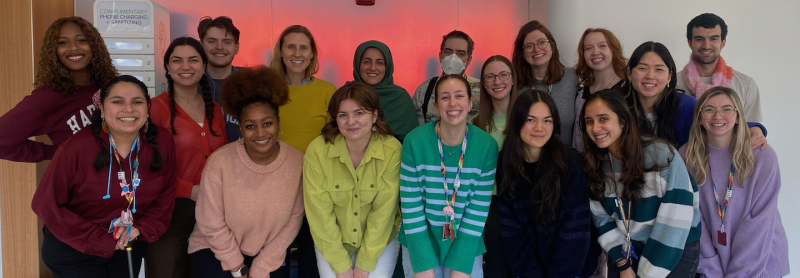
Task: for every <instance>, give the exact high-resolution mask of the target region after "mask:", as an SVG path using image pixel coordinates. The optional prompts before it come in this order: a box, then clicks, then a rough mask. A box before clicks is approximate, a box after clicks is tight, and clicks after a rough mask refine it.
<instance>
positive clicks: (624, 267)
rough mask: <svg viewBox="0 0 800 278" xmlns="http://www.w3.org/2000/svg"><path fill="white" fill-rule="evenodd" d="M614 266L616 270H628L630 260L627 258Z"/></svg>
mask: <svg viewBox="0 0 800 278" xmlns="http://www.w3.org/2000/svg"><path fill="white" fill-rule="evenodd" d="M616 267H617V272H623V271H625V270H628V269H629V268H631V261H630V260H628V261H625V263H622V264H616Z"/></svg>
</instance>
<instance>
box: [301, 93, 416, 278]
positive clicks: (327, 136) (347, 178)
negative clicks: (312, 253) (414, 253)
mask: <svg viewBox="0 0 800 278" xmlns="http://www.w3.org/2000/svg"><path fill="white" fill-rule="evenodd" d="M328 114H329V115H330V118H331V120H330V121H329V122H328V123H327V124H326V125H325V127H324V128H323V129H322V135H321V136H319V137H317V138H316V139H314V141H313V142H311V144H310V145H309V146H308V149H307V150H306V154H305V157H304V158H303V190H304V194H303V198H304V200H305V202H304V203H305V206H306V216H307V217H308V222H309V224H310V227H311V235H312V236H313V238H314V245H315V247H316V254H317V266H318V268H319V273H320V277H323V278H326V277H337V278H341V277H363V278H366V277H391V275H392V273H393V272H394V267H395V263H396V260H397V254H398V250H399V249H398V247H399V245H398V244H397V240H396V239H395V236H396V235H397V224H398V221H397V220H398V219H396V217H395V215H396V213H397V206H398V197H399V194H400V155H401V147H402V146H401V145H400V142H399V141H397V139H395V138H394V137H393V136H392V130H391V128H389V125H388V124H386V122H384V120H383V119H384V115H383V111H382V110H381V108H380V104H379V100H378V94H377V93H375V91H374V90H372V88H371V87H370V86H368V85H366V84H363V83H350V84H347V85H345V86H343V87H342V88H339V90H337V91H336V92H335V93H334V94H333V98H332V99H331V105H330V106H329V109H328Z"/></svg>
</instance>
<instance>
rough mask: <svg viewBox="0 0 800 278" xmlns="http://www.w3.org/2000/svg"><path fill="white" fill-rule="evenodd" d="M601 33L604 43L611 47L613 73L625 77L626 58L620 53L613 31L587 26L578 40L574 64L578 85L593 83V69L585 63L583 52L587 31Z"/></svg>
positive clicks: (619, 46) (620, 48)
mask: <svg viewBox="0 0 800 278" xmlns="http://www.w3.org/2000/svg"><path fill="white" fill-rule="evenodd" d="M595 32H597V33H601V34H603V36H605V37H606V43H608V47H609V48H611V56H612V57H611V66H612V67H614V73H615V74H616V75H617V76H619V77H622V78H625V72H626V71H625V67H626V66H627V64H628V59H627V58H625V56H624V55H623V53H622V44H620V43H619V40H618V39H617V36H614V33H611V31H609V30H607V29H603V28H588V29H586V31H583V35H582V36H581V40H580V42H578V62H577V63H576V64H575V74H577V75H578V79H579V80H578V85H581V84H583V86H592V85H594V78H595V77H594V71H592V69H591V68H589V65H588V64H586V57H585V56H584V54H583V43H584V41H585V40H586V36H588V35H589V33H595Z"/></svg>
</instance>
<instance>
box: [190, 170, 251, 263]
mask: <svg viewBox="0 0 800 278" xmlns="http://www.w3.org/2000/svg"><path fill="white" fill-rule="evenodd" d="M221 157H222V156H211V159H209V160H208V162H206V167H205V169H203V177H202V178H201V179H200V188H201V190H200V194H199V196H197V205H196V206H195V217H196V218H197V224H196V225H197V229H198V231H200V233H201V234H202V235H204V236H206V237H207V238H208V244H209V245H210V246H211V251H213V252H214V256H215V257H216V258H217V259H218V260H219V261H220V263H221V264H222V269H225V270H229V269H233V268H234V267H236V266H238V265H239V264H241V263H242V262H244V257H243V256H242V252H241V250H240V249H239V244H238V243H237V241H236V235H234V234H233V231H231V229H230V228H228V224H227V223H225V203H224V201H223V200H224V198H223V197H224V196H223V191H222V187H223V184H222V179H221V178H220V176H221V175H222V168H223V167H221V166H219V165H217V163H220V162H223V163H229V162H228V161H225V160H224V159H220V158H221Z"/></svg>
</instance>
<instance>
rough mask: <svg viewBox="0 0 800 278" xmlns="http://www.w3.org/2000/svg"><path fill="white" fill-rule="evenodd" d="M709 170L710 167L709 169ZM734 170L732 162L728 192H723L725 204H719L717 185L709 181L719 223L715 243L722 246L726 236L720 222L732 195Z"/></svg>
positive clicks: (725, 242)
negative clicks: (715, 202)
mask: <svg viewBox="0 0 800 278" xmlns="http://www.w3.org/2000/svg"><path fill="white" fill-rule="evenodd" d="M709 168H711V167H709ZM735 169H736V168H735V167H734V164H733V162H731V171H730V172H729V173H728V190H726V191H725V203H724V204H720V202H719V195H718V194H717V185H716V184H714V179H711V178H709V179H711V186H712V187H713V189H714V200H715V201H717V212H718V213H719V220H720V221H719V222H720V227H719V230H717V243H718V244H719V245H722V246H727V245H728V234H727V233H726V232H725V222H723V221H722V220H724V219H725V211H726V210H728V199H730V198H731V195H733V190H732V188H731V187H732V185H733V171H734V170H735Z"/></svg>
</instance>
